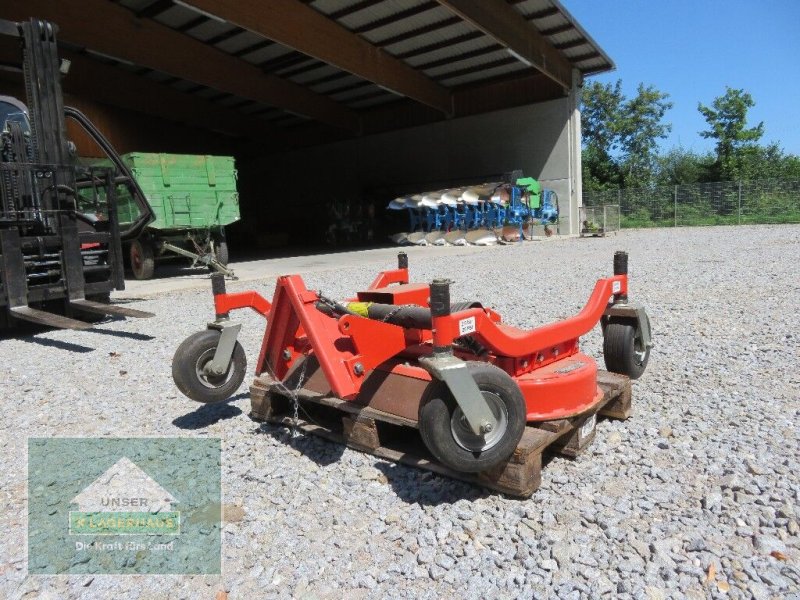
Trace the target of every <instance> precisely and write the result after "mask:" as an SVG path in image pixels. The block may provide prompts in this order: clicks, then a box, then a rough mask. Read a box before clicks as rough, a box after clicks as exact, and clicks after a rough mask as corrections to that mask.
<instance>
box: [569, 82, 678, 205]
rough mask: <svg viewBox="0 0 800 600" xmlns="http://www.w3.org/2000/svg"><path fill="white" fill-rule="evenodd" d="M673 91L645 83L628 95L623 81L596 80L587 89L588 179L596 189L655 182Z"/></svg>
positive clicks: (585, 155) (589, 186) (586, 182)
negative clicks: (653, 178) (665, 91)
mask: <svg viewBox="0 0 800 600" xmlns="http://www.w3.org/2000/svg"><path fill="white" fill-rule="evenodd" d="M668 97H669V95H668V94H665V93H662V92H660V91H658V90H657V89H656V88H654V87H653V86H645V85H644V84H639V87H638V89H637V94H636V96H635V97H633V98H630V99H629V98H626V97H625V95H624V94H623V92H622V81H621V80H617V81H616V82H615V83H613V84H611V83H606V84H602V83H598V82H591V83H589V84H587V85H586V86H585V87H584V89H583V99H582V106H581V118H582V123H583V148H584V152H583V180H584V185H585V186H586V188H587V189H590V190H592V189H593V190H600V189H609V188H618V187H639V186H646V185H650V184H651V183H652V175H653V171H654V167H655V164H656V156H657V155H656V148H657V144H658V139H659V138H664V137H666V135H667V133H668V132H669V131H670V129H671V125H669V124H666V123H664V122H663V119H664V115H665V114H666V112H667V111H668V110H669V109H670V108H671V107H672V103H671V102H668V101H667V98H668Z"/></svg>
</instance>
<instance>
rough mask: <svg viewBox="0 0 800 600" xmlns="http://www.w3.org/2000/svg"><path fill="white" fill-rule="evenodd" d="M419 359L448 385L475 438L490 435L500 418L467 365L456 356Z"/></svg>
mask: <svg viewBox="0 0 800 600" xmlns="http://www.w3.org/2000/svg"><path fill="white" fill-rule="evenodd" d="M418 360H419V364H420V366H421V367H423V368H424V369H425V370H426V371H428V373H430V374H431V375H432V376H433V377H435V378H436V379H439V380H440V381H443V382H444V383H445V385H447V388H448V389H449V390H450V393H451V394H453V398H454V399H455V401H456V404H458V406H459V408H460V409H461V411H462V412H463V413H464V417H465V418H466V419H467V423H468V424H469V428H470V429H471V430H472V432H473V433H474V434H475V435H486V434H487V433H489V432H490V431H493V430H494V429H495V428H496V427H497V419H496V418H495V416H494V414H492V411H491V409H490V408H489V405H488V404H487V403H486V399H485V398H484V397H483V393H481V390H480V389H479V388H478V384H477V383H475V380H474V379H473V378H472V375H471V374H470V372H469V369H467V363H466V362H464V361H463V360H461V359H460V358H458V357H457V356H453V355H452V354H440V355H436V354H434V355H432V356H423V357H420V358H419V359H418Z"/></svg>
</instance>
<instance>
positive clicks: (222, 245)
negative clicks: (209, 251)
mask: <svg viewBox="0 0 800 600" xmlns="http://www.w3.org/2000/svg"><path fill="white" fill-rule="evenodd" d="M214 255H215V256H214V258H216V259H217V261H219V262H221V263H222V264H223V265H227V264H228V242H226V241H225V240H220V241H218V242H217V243H216V244H214Z"/></svg>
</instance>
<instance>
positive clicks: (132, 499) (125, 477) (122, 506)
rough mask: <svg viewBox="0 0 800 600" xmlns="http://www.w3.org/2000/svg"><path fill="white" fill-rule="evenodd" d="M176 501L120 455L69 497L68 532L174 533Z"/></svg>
mask: <svg viewBox="0 0 800 600" xmlns="http://www.w3.org/2000/svg"><path fill="white" fill-rule="evenodd" d="M177 502H178V500H177V499H176V498H175V497H174V496H173V495H172V494H171V493H169V492H168V491H167V490H165V489H164V488H163V487H162V486H161V485H160V484H159V483H158V482H157V481H156V480H155V479H153V478H152V477H150V475H148V474H147V473H145V472H144V471H143V470H142V469H141V468H139V467H138V466H137V465H136V464H135V463H134V462H133V461H132V460H130V459H129V458H127V457H124V456H123V457H122V458H120V459H119V460H118V461H117V462H116V463H114V465H112V466H111V467H110V468H109V469H108V470H106V471H105V472H104V473H103V474H102V475H100V476H99V477H98V478H97V479H95V480H94V481H93V482H92V483H91V484H89V485H88V486H87V487H86V488H84V490H83V491H82V492H80V493H79V494H78V495H77V496H75V497H74V498H73V499H72V504H77V505H78V510H77V511H70V532H71V533H74V534H90V533H91V534H98V535H110V534H114V533H119V534H133V533H178V532H179V529H180V513H179V512H177V511H173V510H172V505H173V504H176V503H177Z"/></svg>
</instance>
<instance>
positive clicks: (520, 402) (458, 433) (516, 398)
mask: <svg viewBox="0 0 800 600" xmlns="http://www.w3.org/2000/svg"><path fill="white" fill-rule="evenodd" d="M467 368H468V369H469V372H470V374H471V375H472V377H473V378H474V379H475V383H477V384H478V388H479V389H480V390H481V392H483V396H484V398H486V401H487V402H488V404H489V407H490V408H491V409H492V412H493V413H494V415H495V418H496V419H497V428H496V430H495V431H493V432H490V433H488V434H485V435H483V436H479V435H476V434H475V433H473V432H472V430H471V429H470V428H469V425H468V424H467V422H466V418H465V417H464V414H463V412H462V411H461V408H459V406H458V404H457V403H456V400H455V398H453V396H452V394H451V393H450V390H449V389H448V388H447V386H446V385H444V384H438V383H437V384H434V386H433V387H432V388H431V393H430V394H429V395H428V397H427V398H426V399H423V402H422V403H421V405H420V409H419V432H420V435H421V436H422V441H423V442H425V446H426V447H427V448H428V450H430V451H431V454H433V455H434V456H435V457H436V458H437V459H438V460H439V461H440V462H441V463H443V464H444V465H446V466H448V467H450V468H451V469H454V470H456V471H459V472H462V473H477V472H479V471H486V470H487V469H491V468H492V467H494V466H496V465H497V464H499V463H501V462H503V461H504V460H506V459H507V458H508V457H509V456H511V454H512V453H513V452H514V449H515V448H516V447H517V444H518V443H519V440H520V438H522V434H523V432H524V431H525V423H526V406H525V399H524V398H523V396H522V392H521V391H520V389H519V387H518V386H517V384H516V383H514V380H513V379H511V377H509V376H508V374H507V373H506V372H505V371H503V370H502V369H500V368H498V367H495V366H494V365H491V364H489V363H485V362H480V361H470V362H468V363H467Z"/></svg>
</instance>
